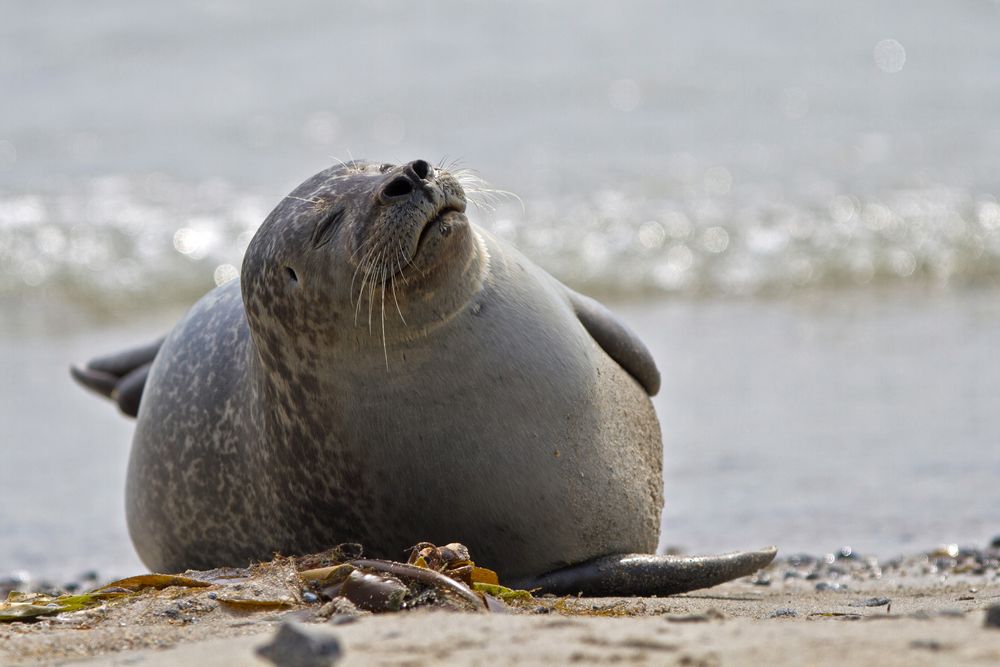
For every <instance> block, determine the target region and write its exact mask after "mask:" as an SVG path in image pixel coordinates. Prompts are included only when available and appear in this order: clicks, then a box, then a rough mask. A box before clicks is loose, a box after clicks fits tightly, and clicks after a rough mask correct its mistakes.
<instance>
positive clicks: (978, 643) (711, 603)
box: [0, 547, 1000, 667]
mask: <svg viewBox="0 0 1000 667" xmlns="http://www.w3.org/2000/svg"><path fill="white" fill-rule="evenodd" d="M997 553H998V551H997V549H995V548H993V549H986V550H981V551H977V550H962V551H961V552H956V551H955V550H954V549H951V550H950V552H949V548H947V547H945V548H943V549H942V550H938V551H933V552H930V553H927V554H918V555H914V556H911V557H908V558H904V559H895V560H893V561H888V562H885V563H879V562H877V561H876V560H875V559H870V558H859V557H857V556H855V555H853V554H846V555H845V554H843V553H842V554H835V555H829V556H824V557H820V558H815V559H814V558H810V557H806V556H793V557H790V558H785V559H779V560H777V561H776V562H775V563H773V564H772V565H771V566H769V567H768V568H766V569H765V570H762V571H761V572H759V573H758V574H757V575H755V576H753V577H747V578H744V579H742V580H738V581H734V582H730V583H728V584H724V585H721V586H718V587H715V588H712V589H709V590H704V591H696V592H692V593H689V594H684V595H677V596H672V597H669V598H554V597H537V598H534V599H532V600H528V601H524V602H516V603H512V604H511V605H509V606H508V608H507V609H506V610H504V613H472V612H464V613H463V612H458V611H448V610H440V609H433V608H423V609H416V610H412V611H402V612H397V613H383V614H370V613H364V612H361V613H358V612H356V611H350V612H348V613H333V614H332V615H330V610H329V608H328V607H327V608H326V609H325V611H324V607H323V605H322V601H319V602H315V603H313V604H309V603H304V602H301V601H298V602H295V603H293V604H289V605H287V606H286V607H285V608H283V609H280V610H274V609H272V610H267V609H264V610H261V611H246V610H240V609H233V608H231V607H230V606H229V605H223V604H221V603H220V602H219V599H218V598H220V597H222V593H219V592H217V590H216V589H213V588H197V589H187V588H183V587H173V588H166V589H163V590H161V591H159V592H152V591H148V592H147V593H144V594H143V595H141V596H138V597H137V598H135V599H134V600H131V601H129V603H128V604H122V603H119V604H111V605H106V606H102V607H98V608H95V609H91V610H85V611H80V612H74V613H67V614H60V615H58V616H55V617H50V618H47V619H44V620H40V621H37V622H35V623H8V624H4V625H2V626H0V663H2V664H4V665H11V666H12V667H13V666H15V665H16V666H22V665H25V666H26V665H63V664H82V665H83V664H85V665H105V664H107V665H150V666H154V665H177V664H191V665H204V666H220V667H221V666H223V665H251V664H261V665H267V664H272V663H270V662H268V661H267V660H265V659H264V658H262V657H261V656H259V655H258V654H257V653H256V649H257V648H259V647H261V646H264V645H266V644H268V643H269V642H270V641H271V639H272V637H273V636H274V635H275V633H276V631H277V629H278V628H279V627H281V626H282V625H284V624H293V625H294V626H295V627H297V628H304V630H302V631H303V632H305V633H307V634H308V635H309V636H310V637H312V640H313V641H316V642H321V643H322V642H325V643H326V644H327V645H328V646H329V645H331V644H333V645H335V646H336V647H337V649H338V650H339V653H340V658H339V659H338V660H337V661H336V664H338V665H345V666H346V665H403V664H409V665H418V664H430V663H433V664H439V665H477V664H483V665H487V664H488V665H497V664H500V665H505V664H518V665H535V664H538V665H544V664H564V663H579V664H608V663H622V664H632V663H639V664H668V665H674V664H676V665H704V666H716V665H802V664H811V665H841V664H844V663H845V662H847V663H852V664H861V665H875V664H877V665H936V664H949V665H987V664H996V663H997V661H998V660H1000V627H994V625H995V624H996V623H997V621H996V620H995V619H994V620H993V621H992V624H991V623H988V622H987V620H986V619H987V615H988V609H989V608H990V607H991V606H996V605H1000V572H998V562H997ZM293 588H294V585H293ZM213 593H214V594H213ZM293 593H294V591H293ZM300 600H301V599H300ZM331 638H332V639H331ZM286 664H299V663H286ZM302 664H304V663H302Z"/></svg>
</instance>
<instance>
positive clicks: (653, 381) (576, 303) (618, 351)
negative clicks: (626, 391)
mask: <svg viewBox="0 0 1000 667" xmlns="http://www.w3.org/2000/svg"><path fill="white" fill-rule="evenodd" d="M566 294H567V295H568V296H569V301H570V303H571V304H572V306H573V311H574V312H575V313H576V316H577V319H579V320H580V323H581V324H582V325H583V326H584V328H585V329H586V330H587V332H588V333H589V334H590V335H591V337H593V339H594V340H595V341H596V342H597V344H598V345H600V346H601V348H603V349H604V351H605V352H607V353H608V356H609V357H611V358H612V359H614V360H615V361H616V362H617V363H618V365H619V366H621V367H622V368H624V369H625V370H626V372H628V374H629V375H631V376H632V377H634V378H635V379H636V381H637V382H638V383H639V384H641V385H642V387H643V389H645V390H646V393H647V394H649V395H650V396H655V395H656V392H658V391H659V390H660V371H659V370H658V369H657V368H656V362H655V361H653V355H651V354H650V353H649V350H648V349H647V348H646V346H645V345H644V344H643V342H642V341H641V340H640V339H639V336H638V335H636V333H635V332H634V331H632V330H631V329H629V328H628V327H627V326H625V325H624V324H623V323H622V322H620V321H619V320H618V318H617V317H616V316H615V315H614V313H612V312H611V311H610V310H608V309H607V308H605V307H604V306H603V305H601V304H600V303H598V302H597V301H594V300H593V299H591V298H590V297H586V296H584V295H582V294H579V293H577V292H574V291H573V290H571V289H569V288H566Z"/></svg>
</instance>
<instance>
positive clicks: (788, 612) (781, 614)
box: [768, 607, 799, 618]
mask: <svg viewBox="0 0 1000 667" xmlns="http://www.w3.org/2000/svg"><path fill="white" fill-rule="evenodd" d="M798 615H799V612H797V611H795V610H794V609H791V608H789V607H782V608H781V609H775V610H774V611H772V612H771V614H770V615H769V616H768V618H795V617H796V616H798Z"/></svg>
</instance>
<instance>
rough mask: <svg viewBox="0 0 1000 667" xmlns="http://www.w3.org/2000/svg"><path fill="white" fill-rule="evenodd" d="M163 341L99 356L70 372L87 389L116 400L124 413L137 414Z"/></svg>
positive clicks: (73, 367)
mask: <svg viewBox="0 0 1000 667" xmlns="http://www.w3.org/2000/svg"><path fill="white" fill-rule="evenodd" d="M163 341H164V339H163V338H160V339H159V340H156V341H154V342H152V343H149V344H148V345H143V346H141V347H135V348H130V349H128V350H125V351H124V352H119V353H117V354H109V355H106V356H103V357H97V358H96V359H92V360H91V361H89V362H87V364H86V365H85V366H83V367H82V368H81V367H79V366H71V367H70V369H69V371H70V375H72V376H73V379H74V380H76V381H77V382H79V383H80V384H81V385H83V386H84V387H86V388H87V389H90V390H91V391H94V392H96V393H98V394H101V395H102V396H106V397H108V398H110V399H111V400H113V401H114V402H115V403H117V404H118V407H119V408H120V409H121V411H122V412H123V413H124V414H126V415H128V416H129V417H135V416H136V415H137V414H138V412H139V401H140V400H141V398H142V392H143V389H144V388H145V386H146V378H147V376H148V375H149V369H150V367H151V366H152V364H153V359H155V358H156V354H157V352H159V351H160V347H161V346H162V345H163Z"/></svg>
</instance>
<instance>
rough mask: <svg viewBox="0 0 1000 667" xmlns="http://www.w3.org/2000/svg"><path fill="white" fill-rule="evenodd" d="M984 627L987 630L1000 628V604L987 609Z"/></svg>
mask: <svg viewBox="0 0 1000 667" xmlns="http://www.w3.org/2000/svg"><path fill="white" fill-rule="evenodd" d="M984 625H985V626H986V627H987V628H1000V604H995V605H993V606H991V607H987V609H986V621H985V623H984Z"/></svg>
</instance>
